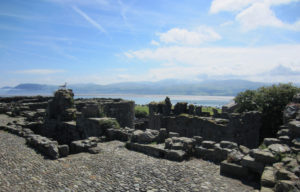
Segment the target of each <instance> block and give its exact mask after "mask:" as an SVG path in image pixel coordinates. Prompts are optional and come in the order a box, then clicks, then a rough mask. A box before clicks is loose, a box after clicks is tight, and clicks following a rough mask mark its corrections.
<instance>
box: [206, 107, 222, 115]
mask: <svg viewBox="0 0 300 192" xmlns="http://www.w3.org/2000/svg"><path fill="white" fill-rule="evenodd" d="M213 109H217V111H218V113H222V109H219V108H214V107H202V112H209V113H210V115H213V114H214V112H213Z"/></svg>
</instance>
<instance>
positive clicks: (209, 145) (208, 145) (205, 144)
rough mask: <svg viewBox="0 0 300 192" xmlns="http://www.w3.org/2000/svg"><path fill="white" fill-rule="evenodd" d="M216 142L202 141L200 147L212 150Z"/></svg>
mask: <svg viewBox="0 0 300 192" xmlns="http://www.w3.org/2000/svg"><path fill="white" fill-rule="evenodd" d="M215 144H216V142H214V141H202V143H201V146H202V147H203V148H207V149H214V148H215Z"/></svg>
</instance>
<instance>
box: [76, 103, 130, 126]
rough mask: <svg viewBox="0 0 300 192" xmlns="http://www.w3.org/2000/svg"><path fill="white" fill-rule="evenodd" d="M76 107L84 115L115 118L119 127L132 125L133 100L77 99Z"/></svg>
mask: <svg viewBox="0 0 300 192" xmlns="http://www.w3.org/2000/svg"><path fill="white" fill-rule="evenodd" d="M75 103H76V108H77V110H78V111H79V112H81V113H82V116H84V117H86V118H87V117H103V116H106V117H111V118H116V120H117V121H118V122H119V124H120V126H121V127H130V128H133V127H134V101H125V100H122V99H104V98H99V99H79V100H76V101H75Z"/></svg>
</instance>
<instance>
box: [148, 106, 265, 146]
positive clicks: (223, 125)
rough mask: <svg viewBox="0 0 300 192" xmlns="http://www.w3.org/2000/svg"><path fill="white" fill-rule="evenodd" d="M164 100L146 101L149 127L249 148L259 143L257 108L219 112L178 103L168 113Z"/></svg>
mask: <svg viewBox="0 0 300 192" xmlns="http://www.w3.org/2000/svg"><path fill="white" fill-rule="evenodd" d="M164 106H165V102H160V103H150V104H149V129H154V130H159V129H160V128H166V129H167V131H168V132H176V133H179V135H180V136H182V137H193V136H202V137H203V138H205V139H207V140H213V141H216V142H220V141H222V140H227V141H232V142H236V143H238V144H240V145H245V146H247V147H249V148H255V147H257V146H258V145H259V130H260V127H261V114H260V113H259V112H247V113H242V114H239V113H222V114H219V113H218V112H217V110H214V115H213V116H210V115H209V113H208V114H207V113H204V112H202V111H201V106H196V107H195V106H193V105H189V106H188V105H187V103H177V104H176V105H175V106H174V110H171V112H170V113H169V115H164V111H163V109H164Z"/></svg>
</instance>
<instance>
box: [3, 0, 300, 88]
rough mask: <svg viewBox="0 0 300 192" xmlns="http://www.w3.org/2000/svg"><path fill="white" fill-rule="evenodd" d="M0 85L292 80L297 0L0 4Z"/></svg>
mask: <svg viewBox="0 0 300 192" xmlns="http://www.w3.org/2000/svg"><path fill="white" fill-rule="evenodd" d="M0 68H1V70H0V86H15V85H18V84H20V83H42V84H63V83H64V82H68V83H71V84H75V83H96V84H110V83H117V82H128V81H130V82H132V81H160V80H164V79H180V80H184V81H202V80H207V79H217V80H222V79H245V80H251V81H260V82H274V83H277V82H293V83H300V0H143V1H140V0H26V1H24V0H9V1H8V0H0Z"/></svg>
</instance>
